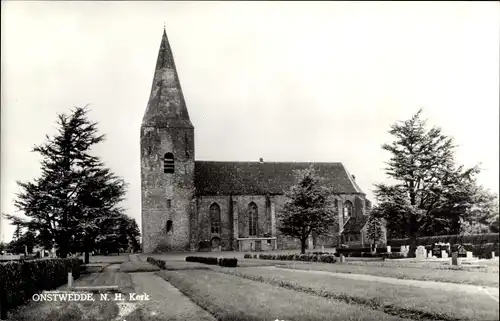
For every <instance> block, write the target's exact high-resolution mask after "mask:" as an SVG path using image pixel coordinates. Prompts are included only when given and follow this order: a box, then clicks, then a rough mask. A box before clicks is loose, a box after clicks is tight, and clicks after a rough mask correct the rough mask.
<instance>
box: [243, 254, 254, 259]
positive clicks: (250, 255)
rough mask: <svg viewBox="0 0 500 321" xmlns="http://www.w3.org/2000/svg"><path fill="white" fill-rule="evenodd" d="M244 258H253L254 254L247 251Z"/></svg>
mask: <svg viewBox="0 0 500 321" xmlns="http://www.w3.org/2000/svg"><path fill="white" fill-rule="evenodd" d="M243 258H244V259H251V258H252V254H248V253H245V255H243Z"/></svg>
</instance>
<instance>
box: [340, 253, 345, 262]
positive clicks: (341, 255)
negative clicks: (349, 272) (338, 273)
mask: <svg viewBox="0 0 500 321" xmlns="http://www.w3.org/2000/svg"><path fill="white" fill-rule="evenodd" d="M344 262H345V256H344V254H340V263H344Z"/></svg>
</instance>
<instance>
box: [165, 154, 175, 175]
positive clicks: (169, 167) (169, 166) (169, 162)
mask: <svg viewBox="0 0 500 321" xmlns="http://www.w3.org/2000/svg"><path fill="white" fill-rule="evenodd" d="M163 172H164V173H173V172H174V154H172V153H166V154H165V156H163Z"/></svg>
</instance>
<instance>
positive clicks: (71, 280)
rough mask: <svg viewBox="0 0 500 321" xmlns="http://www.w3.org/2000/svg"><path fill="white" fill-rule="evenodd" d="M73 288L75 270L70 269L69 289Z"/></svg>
mask: <svg viewBox="0 0 500 321" xmlns="http://www.w3.org/2000/svg"><path fill="white" fill-rule="evenodd" d="M72 288H73V272H72V271H69V272H68V289H72Z"/></svg>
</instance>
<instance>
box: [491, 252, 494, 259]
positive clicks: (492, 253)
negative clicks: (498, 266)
mask: <svg viewBox="0 0 500 321" xmlns="http://www.w3.org/2000/svg"><path fill="white" fill-rule="evenodd" d="M491 258H492V259H494V258H495V251H492V252H491Z"/></svg>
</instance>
